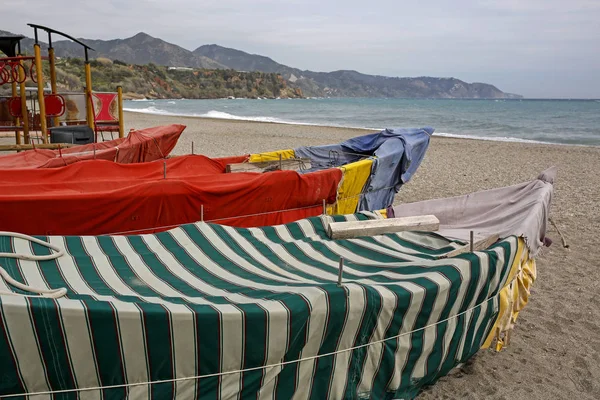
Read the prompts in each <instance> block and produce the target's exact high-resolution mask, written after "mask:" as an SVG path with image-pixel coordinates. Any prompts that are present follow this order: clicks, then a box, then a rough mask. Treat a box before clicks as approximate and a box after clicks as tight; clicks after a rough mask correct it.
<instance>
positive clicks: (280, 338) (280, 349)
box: [258, 303, 310, 400]
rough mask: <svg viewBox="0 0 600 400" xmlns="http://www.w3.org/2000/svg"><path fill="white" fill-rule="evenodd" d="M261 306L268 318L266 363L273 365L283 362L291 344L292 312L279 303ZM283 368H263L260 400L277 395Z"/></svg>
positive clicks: (259, 393) (268, 399)
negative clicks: (289, 339) (289, 338)
mask: <svg viewBox="0 0 600 400" xmlns="http://www.w3.org/2000/svg"><path fill="white" fill-rule="evenodd" d="M259 306H260V307H261V308H263V309H265V312H266V320H267V338H266V339H267V343H265V346H266V351H267V358H266V361H265V364H266V365H272V364H276V363H279V362H282V361H283V359H284V357H285V354H286V350H287V348H288V345H289V344H288V337H289V328H290V319H289V317H290V312H289V310H287V308H285V307H284V306H283V305H282V304H279V303H263V304H259ZM309 323H310V320H309ZM282 369H283V367H281V366H276V367H271V368H267V369H265V370H263V378H262V384H261V387H260V389H259V391H258V398H259V400H270V399H273V398H274V397H275V388H276V387H277V386H276V383H277V376H278V375H279V373H280V372H281V370H282Z"/></svg>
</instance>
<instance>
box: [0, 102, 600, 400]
mask: <svg viewBox="0 0 600 400" xmlns="http://www.w3.org/2000/svg"><path fill="white" fill-rule="evenodd" d="M125 121H126V124H125V125H126V131H128V130H129V129H130V128H143V127H150V126H156V125H161V124H169V123H182V124H184V125H187V128H186V130H185V131H184V133H183V135H182V137H181V139H180V140H179V143H178V145H177V147H176V148H175V150H174V152H173V154H186V153H190V152H191V147H192V145H191V144H192V142H193V143H194V150H195V152H196V153H202V154H205V155H208V156H226V155H239V154H244V153H251V152H261V151H269V150H277V149H284V148H291V147H294V146H298V145H315V144H327V143H336V142H340V141H342V140H344V139H346V138H348V137H352V136H356V135H359V134H364V133H365V131H361V130H353V129H342V128H328V127H315V126H297V125H282V124H269V123H254V122H241V121H225V120H212V119H198V118H182V117H163V116H150V115H145V114H138V113H130V112H128V113H126V114H125ZM425 122H426V121H425ZM5 140H7V139H4V140H3V141H5ZM553 165H556V166H557V167H558V179H557V183H556V185H555V187H556V191H555V197H554V199H553V204H552V207H551V215H552V216H553V218H554V219H555V221H556V223H557V224H558V226H559V228H560V229H561V231H562V232H563V234H564V235H565V236H566V238H567V240H568V242H569V244H570V249H564V248H562V246H561V241H560V238H559V236H558V234H557V232H556V230H554V229H553V228H550V230H549V232H548V236H549V237H550V238H551V239H552V240H553V242H554V243H553V244H552V246H551V247H550V248H547V249H545V250H544V252H543V253H542V255H541V256H540V257H538V259H537V266H538V278H537V281H536V282H535V284H534V286H533V290H532V296H531V299H530V303H529V304H528V305H527V307H526V308H525V310H524V311H523V312H522V313H521V314H520V316H519V319H518V321H517V325H516V328H515V331H514V332H513V336H512V338H511V344H510V346H509V347H508V348H506V349H505V350H503V351H502V352H500V353H496V352H494V351H492V350H482V351H480V352H479V353H478V354H477V355H476V356H475V357H474V358H472V359H471V360H470V361H469V362H468V363H467V365H465V366H463V367H462V368H457V369H455V370H454V371H453V372H452V373H451V374H450V375H449V376H447V377H444V378H442V379H440V380H439V381H438V382H437V383H436V384H435V385H433V386H432V387H429V388H426V389H425V390H424V391H423V392H422V393H421V394H420V396H419V399H455V398H456V399H458V398H460V399H482V398H486V399H574V398H577V399H598V398H600V322H599V321H600V261H599V259H600V240H599V239H598V237H599V235H598V233H597V232H596V230H597V229H598V228H600V148H598V147H577V146H560V145H541V144H523V143H505V142H491V141H481V140H465V139H450V138H441V137H435V135H434V138H433V140H432V142H431V145H430V147H429V150H428V152H427V154H426V156H425V159H424V160H423V163H422V165H421V167H420V169H419V170H418V171H417V173H416V175H415V176H414V178H413V179H412V181H411V182H409V183H408V184H407V185H405V186H403V188H402V189H401V191H400V193H399V194H398V195H397V196H396V203H397V204H398V203H402V202H412V201H418V200H425V199H429V198H436V197H447V196H454V195H460V194H465V193H469V192H473V191H476V190H482V189H490V188H494V187H499V186H505V185H510V184H515V183H519V182H523V181H528V180H531V179H533V178H535V177H536V176H537V175H538V174H539V172H541V171H542V170H544V169H546V168H548V167H550V166H553Z"/></svg>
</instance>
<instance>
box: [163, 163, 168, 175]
mask: <svg viewBox="0 0 600 400" xmlns="http://www.w3.org/2000/svg"><path fill="white" fill-rule="evenodd" d="M163 177H164V179H167V162H166V161H163Z"/></svg>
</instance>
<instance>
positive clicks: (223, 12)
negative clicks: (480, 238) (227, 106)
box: [1, 0, 600, 98]
mask: <svg viewBox="0 0 600 400" xmlns="http://www.w3.org/2000/svg"><path fill="white" fill-rule="evenodd" d="M3 4H4V6H3V7H2V15H3V18H2V26H1V28H2V29H3V30H8V31H11V32H14V33H21V34H25V35H27V36H33V30H32V29H31V28H29V27H28V26H27V23H37V24H40V25H46V26H50V27H52V28H54V29H57V30H62V31H65V32H67V33H69V34H71V35H72V36H75V37H84V38H91V39H115V38H126V37H130V36H133V35H134V34H136V33H138V32H140V31H143V32H146V33H148V34H150V35H152V36H155V37H160V38H161V39H164V40H166V41H168V42H171V43H175V44H178V45H180V46H183V47H185V48H187V49H190V50H193V49H195V48H196V47H198V46H200V45H202V44H211V43H216V44H220V45H222V46H226V47H233V48H236V49H240V50H244V51H247V52H250V53H256V54H261V55H266V56H269V57H271V58H273V59H274V60H275V61H278V62H280V63H283V64H286V65H289V66H292V67H297V68H301V69H310V70H313V71H332V70H337V69H354V70H357V71H360V72H363V73H368V74H378V75H388V76H423V75H428V76H443V77H450V76H452V77H456V78H459V79H462V80H465V81H467V82H486V83H492V84H494V85H496V86H497V87H498V88H499V89H501V90H503V91H505V92H511V93H518V94H522V95H524V96H526V97H556V98H590V97H593V98H600V0H502V1H496V0H448V1H446V0H425V1H401V0H389V1H376V0H372V1H364V0H361V1H356V0H345V1H342V0H336V1H329V0H302V1H301V0H247V1H245V0H203V1H197V0H160V1H159V0H147V1H138V0H107V1H104V2H85V1H81V2H73V1H72V0H53V1H47V0H27V2H23V1H22V0H4V1H3Z"/></svg>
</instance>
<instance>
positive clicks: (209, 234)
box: [198, 224, 316, 284]
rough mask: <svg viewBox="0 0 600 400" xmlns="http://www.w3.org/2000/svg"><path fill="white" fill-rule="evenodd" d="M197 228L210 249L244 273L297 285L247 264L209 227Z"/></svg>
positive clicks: (294, 280)
mask: <svg viewBox="0 0 600 400" xmlns="http://www.w3.org/2000/svg"><path fill="white" fill-rule="evenodd" d="M198 228H199V229H200V231H201V232H202V234H203V235H204V236H205V237H206V239H207V240H208V242H209V243H210V244H211V245H212V247H214V248H215V249H216V250H217V251H219V252H220V253H221V254H222V255H223V256H224V257H227V258H228V259H229V260H231V262H232V263H235V264H236V265H237V266H238V267H240V268H242V269H244V270H245V271H246V272H248V273H251V274H253V275H256V276H260V277H262V278H265V279H269V280H272V281H279V282H281V283H285V284H295V283H299V282H298V279H296V278H291V279H290V278H284V277H282V276H279V275H275V274H273V273H270V272H268V271H265V270H263V269H261V268H258V267H257V266H255V265H254V264H252V263H251V262H249V261H248V260H246V259H244V258H243V257H241V256H239V255H238V254H236V253H235V252H234V251H233V250H232V249H231V248H230V247H229V246H228V245H227V244H226V243H225V242H223V239H221V238H220V237H219V236H218V235H217V234H216V233H215V231H214V230H213V229H212V228H211V227H210V226H209V225H206V224H203V225H200V226H198ZM263 258H264V259H266V258H265V257H263ZM280 270H281V271H282V272H283V273H285V271H284V270H282V269H280ZM286 275H287V274H286ZM309 282H310V283H316V282H314V281H309ZM303 283H305V282H303Z"/></svg>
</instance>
